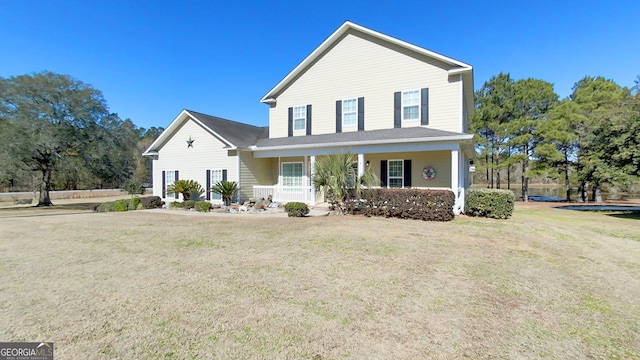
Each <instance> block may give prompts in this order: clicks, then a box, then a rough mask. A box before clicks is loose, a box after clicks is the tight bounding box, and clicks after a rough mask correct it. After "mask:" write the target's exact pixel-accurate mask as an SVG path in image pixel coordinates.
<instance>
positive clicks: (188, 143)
mask: <svg viewBox="0 0 640 360" xmlns="http://www.w3.org/2000/svg"><path fill="white" fill-rule="evenodd" d="M194 141H195V140H193V139H192V138H191V136H189V140H187V149H188V148H192V147H193V142H194Z"/></svg>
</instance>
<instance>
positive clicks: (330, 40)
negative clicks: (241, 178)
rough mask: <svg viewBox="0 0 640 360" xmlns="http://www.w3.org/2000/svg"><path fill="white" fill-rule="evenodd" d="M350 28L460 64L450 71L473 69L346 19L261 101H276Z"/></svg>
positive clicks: (423, 53)
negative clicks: (279, 94)
mask: <svg viewBox="0 0 640 360" xmlns="http://www.w3.org/2000/svg"><path fill="white" fill-rule="evenodd" d="M349 29H354V30H356V31H359V32H361V33H364V34H367V35H370V36H372V37H376V38H378V39H381V40H384V41H387V42H389V43H391V44H395V45H398V46H401V47H404V48H406V49H408V50H411V51H414V52H416V53H418V54H422V55H426V56H428V57H430V58H433V59H436V60H439V61H442V62H444V63H447V64H451V65H454V66H458V67H460V68H461V69H458V68H456V69H452V70H449V72H451V71H454V70H457V71H465V72H466V71H470V70H471V69H472V66H471V65H469V64H465V63H463V62H462V61H458V60H455V59H452V58H450V57H447V56H444V55H441V54H438V53H436V52H433V51H430V50H427V49H425V48H422V47H419V46H416V45H413V44H411V43H408V42H406V41H402V40H399V39H396V38H394V37H391V36H389V35H385V34H383V33H379V32H377V31H374V30H371V29H368V28H366V27H364V26H361V25H358V24H354V23H352V22H350V21H346V22H345V23H344V24H342V26H340V27H339V28H338V29H337V30H336V31H334V32H333V34H331V35H330V36H329V37H328V38H327V39H326V40H325V41H323V42H322V44H320V46H318V47H317V48H316V49H315V50H314V51H313V52H312V53H311V54H309V56H307V57H306V58H305V59H304V60H302V62H301V63H300V64H298V66H296V67H295V68H294V69H293V70H292V71H291V72H290V73H289V74H287V76H285V77H284V79H282V80H281V81H280V82H279V83H278V84H277V85H276V86H275V87H274V88H273V89H271V90H269V92H268V93H267V94H266V95H265V96H263V97H262V99H260V102H262V103H265V104H268V103H272V102H275V94H277V93H279V92H280V91H281V90H282V89H283V88H284V87H286V86H287V85H288V84H289V82H290V81H292V80H293V79H295V78H296V77H297V76H298V75H299V74H300V73H301V72H302V71H304V70H305V69H306V68H307V66H309V65H310V64H312V63H313V62H314V61H315V60H316V59H317V58H318V57H319V56H320V55H322V54H323V53H324V51H325V50H327V49H328V48H329V47H331V46H332V45H333V44H334V43H335V42H336V41H338V39H339V38H340V37H341V36H342V35H343V34H345V33H346V32H347V31H348V30H349Z"/></svg>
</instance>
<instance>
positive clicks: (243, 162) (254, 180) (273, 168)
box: [240, 151, 278, 201]
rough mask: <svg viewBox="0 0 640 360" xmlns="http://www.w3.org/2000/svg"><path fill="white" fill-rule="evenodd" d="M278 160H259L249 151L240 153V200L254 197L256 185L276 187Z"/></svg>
mask: <svg viewBox="0 0 640 360" xmlns="http://www.w3.org/2000/svg"><path fill="white" fill-rule="evenodd" d="M277 170H278V159H277V158H267V159H258V158H254V157H253V153H251V152H249V151H241V152H240V180H241V182H240V199H241V201H244V200H247V199H248V198H250V197H253V186H254V185H275V184H277V182H278V173H277Z"/></svg>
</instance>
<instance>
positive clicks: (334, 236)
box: [0, 206, 640, 359]
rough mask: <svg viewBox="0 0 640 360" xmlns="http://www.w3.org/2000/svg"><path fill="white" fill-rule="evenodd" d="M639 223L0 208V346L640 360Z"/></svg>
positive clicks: (544, 212)
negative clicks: (24, 343)
mask: <svg viewBox="0 0 640 360" xmlns="http://www.w3.org/2000/svg"><path fill="white" fill-rule="evenodd" d="M639 221H640V220H639V219H638V217H637V216H635V215H631V216H630V215H619V214H607V213H586V212H576V211H567V210H557V209H549V208H540V209H534V208H529V209H527V208H522V209H517V210H516V212H515V214H514V216H513V218H512V219H509V220H502V221H500V220H490V219H477V218H467V217H458V218H457V219H456V220H454V221H452V222H448V223H432V222H420V221H410V220H397V219H383V218H365V217H354V216H327V217H314V218H269V217H264V216H260V215H251V214H245V215H235V216H214V215H201V214H194V215H193V216H191V215H189V216H185V215H183V214H180V215H178V214H177V213H175V212H153V211H136V212H129V213H100V214H98V213H90V212H87V211H86V209H85V208H82V207H81V206H76V207H74V206H70V207H66V208H64V207H62V208H58V209H57V210H51V209H19V210H1V211H0V279H1V281H0V307H1V316H0V341H53V342H54V343H55V355H56V358H60V359H79V358H83V359H114V358H122V359H158V358H160V359H163V358H164V359H190V358H219V359H419V358H437V359H461V358H469V359H514V358H548V359H558V358H562V359H585V358H594V359H635V358H637V359H640V300H639V299H640V222H639Z"/></svg>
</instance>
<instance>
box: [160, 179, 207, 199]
mask: <svg viewBox="0 0 640 360" xmlns="http://www.w3.org/2000/svg"><path fill="white" fill-rule="evenodd" d="M167 192H170V193H180V194H182V199H183V200H190V199H191V195H192V194H196V193H197V194H202V186H200V184H198V182H197V181H195V180H176V181H175V182H174V183H173V184H171V185H169V186H168V187H167Z"/></svg>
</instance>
